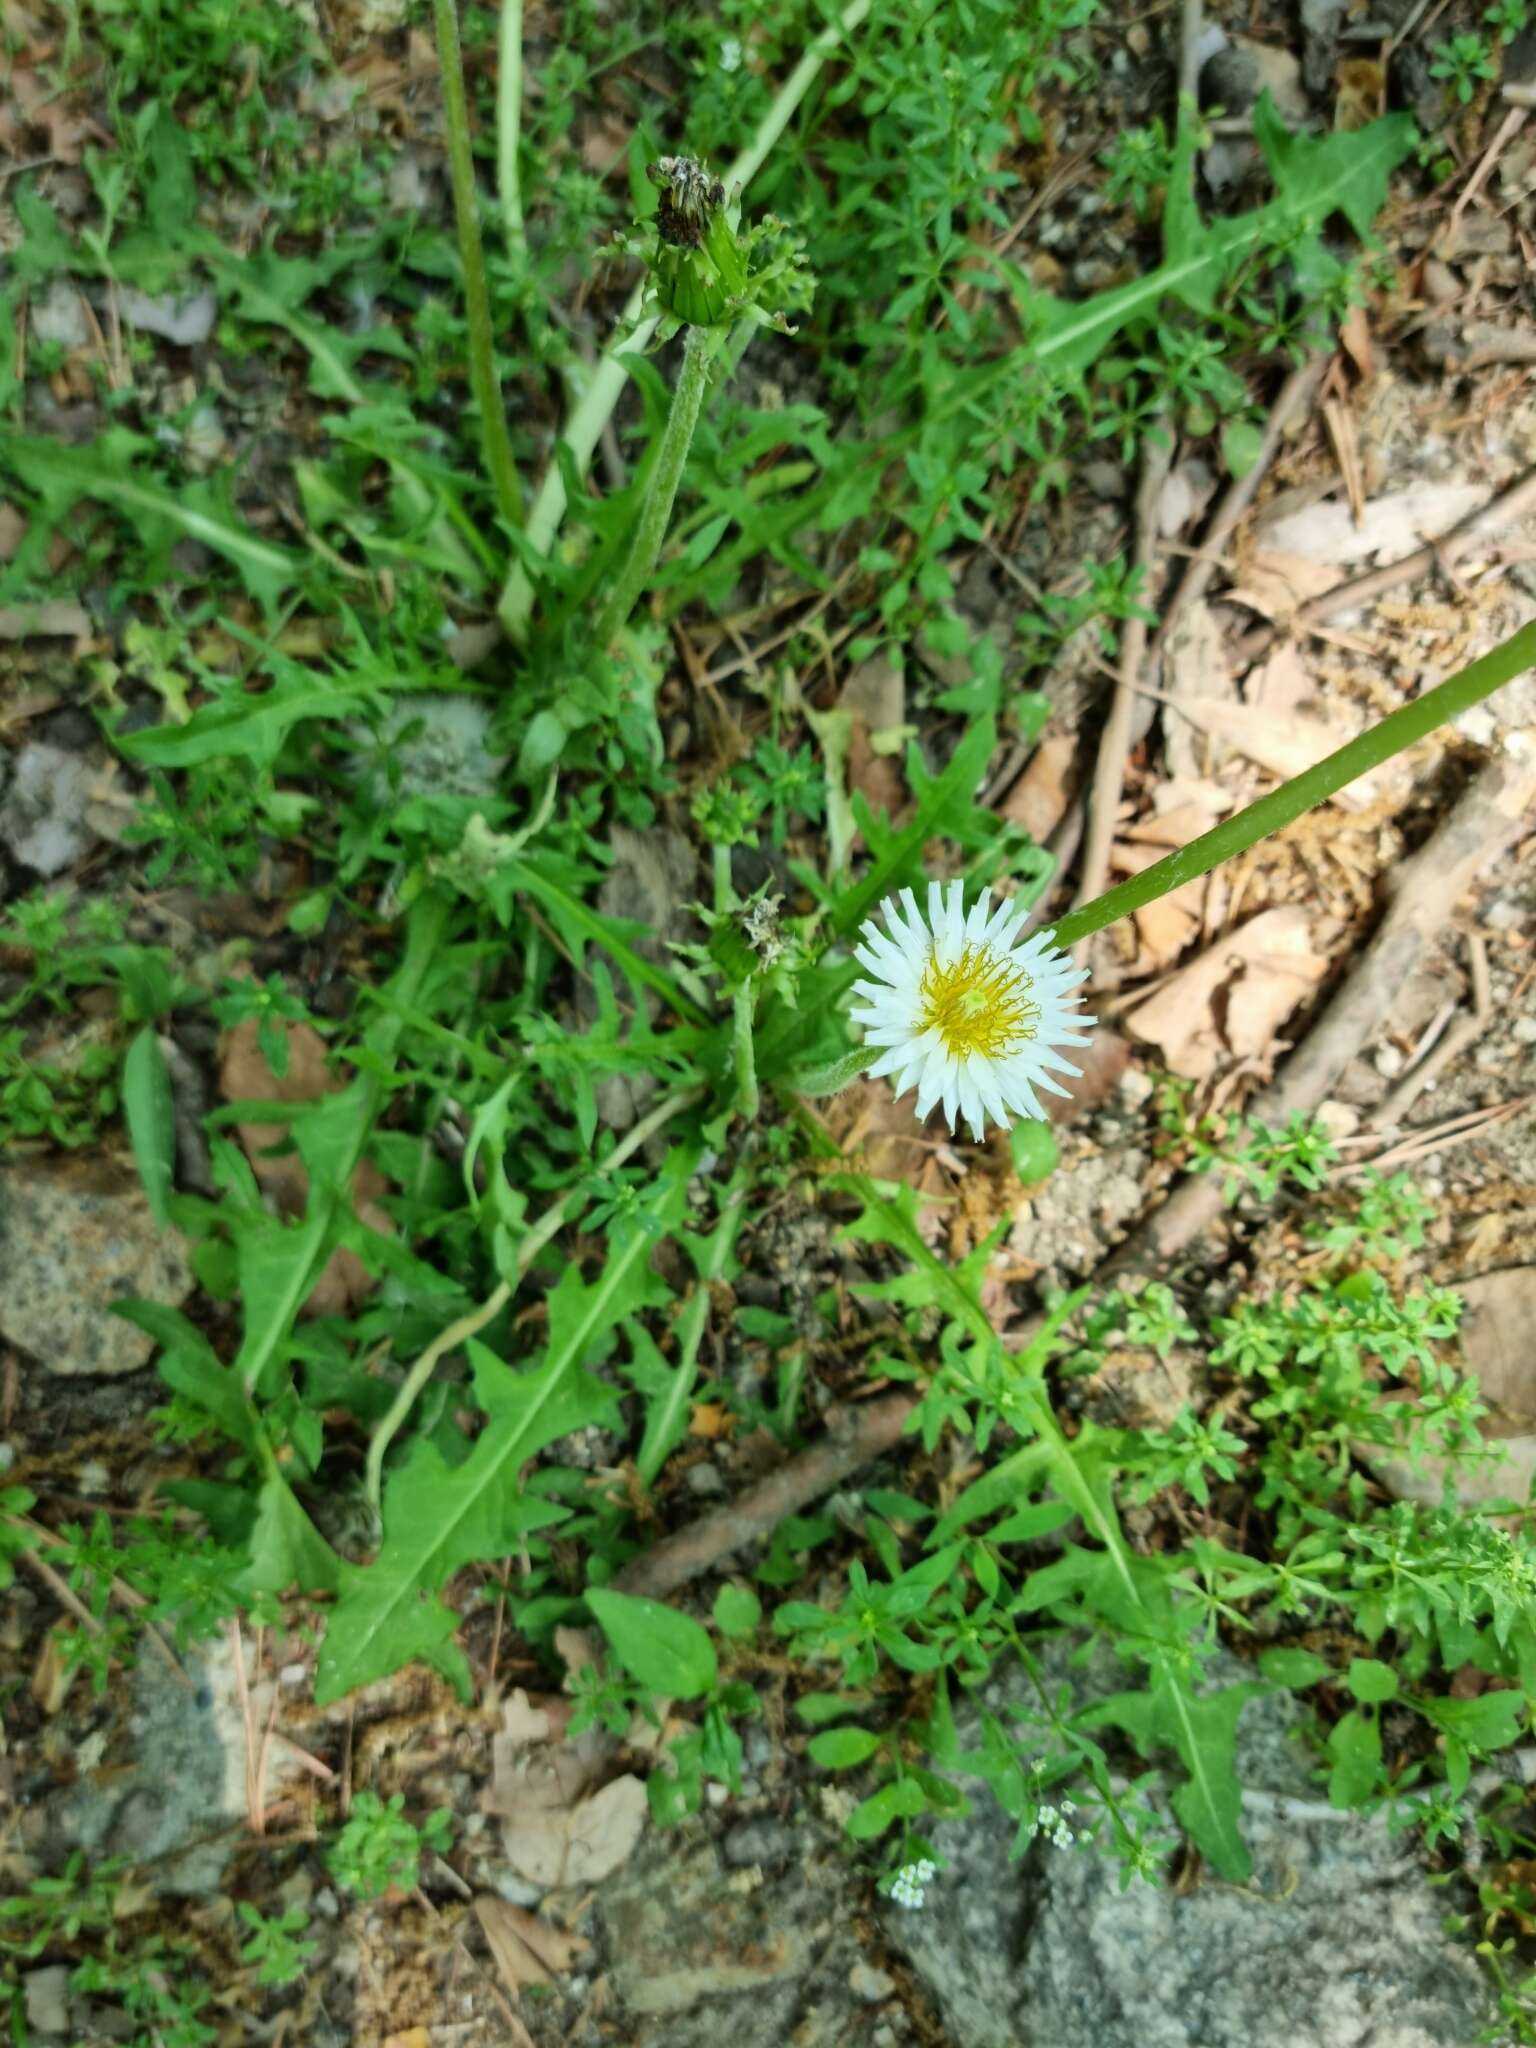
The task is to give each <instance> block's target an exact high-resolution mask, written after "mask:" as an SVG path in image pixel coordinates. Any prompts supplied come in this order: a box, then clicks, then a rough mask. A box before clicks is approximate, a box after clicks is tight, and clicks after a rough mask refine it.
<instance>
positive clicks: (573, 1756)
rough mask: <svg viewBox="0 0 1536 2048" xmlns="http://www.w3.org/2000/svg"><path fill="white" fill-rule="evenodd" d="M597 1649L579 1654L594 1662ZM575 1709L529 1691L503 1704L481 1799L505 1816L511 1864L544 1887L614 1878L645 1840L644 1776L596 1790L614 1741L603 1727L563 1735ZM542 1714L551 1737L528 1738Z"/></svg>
mask: <svg viewBox="0 0 1536 2048" xmlns="http://www.w3.org/2000/svg"><path fill="white" fill-rule="evenodd" d="M595 1654H596V1653H595V1652H594V1653H592V1654H591V1655H583V1654H581V1653H579V1652H578V1653H577V1656H578V1659H579V1662H580V1663H591V1662H593V1661H595ZM540 1708H542V1709H543V1714H542V1716H541V1715H540V1712H539V1709H540ZM562 1708H563V1710H564V1711H563V1715H562V1713H561V1712H560V1711H559V1710H560V1709H562ZM571 1711H572V1703H571V1702H569V1701H560V1700H549V1701H541V1702H539V1703H538V1706H537V1707H536V1706H535V1704H534V1703H533V1702H532V1701H530V1700H529V1698H528V1695H527V1694H526V1693H523V1692H514V1693H513V1695H512V1697H511V1699H509V1700H508V1701H506V1702H505V1703H504V1705H503V1707H502V1727H501V1731H500V1732H499V1733H498V1734H497V1735H496V1736H495V1737H494V1738H493V1740H492V1743H491V1783H490V1785H489V1787H488V1788H487V1790H486V1791H485V1793H484V1794H483V1795H482V1797H481V1802H480V1803H481V1805H482V1807H483V1808H484V1810H485V1811H486V1812H487V1813H492V1814H497V1815H499V1816H500V1817H501V1820H502V1847H503V1849H504V1851H505V1853H506V1857H507V1860H508V1862H509V1863H511V1865H512V1866H513V1868H514V1869H515V1870H516V1871H518V1873H519V1874H520V1875H521V1876H523V1877H526V1878H527V1879H528V1880H529V1882H530V1883H532V1884H538V1885H543V1886H545V1887H546V1888H548V1887H551V1886H554V1885H559V1884H594V1883H596V1882H597V1880H598V1879H599V1878H603V1877H607V1876H610V1875H611V1874H612V1873H613V1872H614V1871H615V1870H617V1869H618V1868H619V1866H620V1864H622V1863H623V1862H625V1861H626V1860H627V1858H628V1857H629V1855H630V1853H631V1851H632V1850H633V1849H634V1846H635V1844H636V1842H638V1840H639V1839H640V1832H641V1829H642V1828H643V1827H644V1825H645V1816H646V1813H647V1811H648V1810H649V1807H648V1802H647V1799H646V1795H645V1785H644V1783H643V1781H642V1780H641V1779H639V1778H637V1777H635V1776H633V1775H632V1774H630V1773H626V1774H625V1775H624V1776H622V1777H617V1778H613V1779H611V1780H610V1781H609V1783H607V1784H605V1785H602V1786H601V1787H600V1788H599V1789H596V1790H594V1789H593V1788H594V1787H596V1786H598V1781H599V1779H600V1778H601V1776H602V1774H603V1773H604V1772H605V1771H606V1770H607V1769H608V1768H609V1767H610V1760H611V1758H612V1757H613V1755H614V1754H615V1752H616V1748H617V1745H616V1744H615V1743H614V1741H613V1739H612V1737H611V1736H609V1735H607V1734H606V1733H605V1732H604V1731H603V1730H602V1729H598V1728H589V1729H587V1730H585V1731H584V1732H583V1733H582V1734H581V1735H578V1736H576V1737H574V1738H572V1737H569V1736H566V1735H565V1733H564V1731H565V1726H566V1724H567V1723H568V1721H569V1719H570V1714H571ZM540 1718H543V1719H545V1720H546V1721H547V1724H548V1725H549V1726H550V1728H551V1730H552V1732H553V1733H554V1736H555V1739H554V1740H551V1741H541V1740H538V1739H536V1738H535V1739H533V1740H529V1739H527V1738H528V1733H529V1731H531V1730H533V1729H534V1728H536V1727H537V1725H538V1722H539V1719H540Z"/></svg>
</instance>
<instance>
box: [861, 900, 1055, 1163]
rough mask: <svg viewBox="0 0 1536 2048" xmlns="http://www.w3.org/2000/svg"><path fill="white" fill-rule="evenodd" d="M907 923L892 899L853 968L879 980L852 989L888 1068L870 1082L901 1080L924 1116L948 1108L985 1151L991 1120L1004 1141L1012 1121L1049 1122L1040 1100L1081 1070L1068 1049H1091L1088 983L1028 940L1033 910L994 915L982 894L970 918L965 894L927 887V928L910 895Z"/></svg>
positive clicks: (864, 933)
mask: <svg viewBox="0 0 1536 2048" xmlns="http://www.w3.org/2000/svg"><path fill="white" fill-rule="evenodd" d="M901 902H902V906H903V910H904V912H905V915H902V914H901V913H900V912H898V910H897V907H896V901H895V898H894V897H887V899H886V901H885V902H884V903H883V904H882V905H881V906H880V915H881V916H883V917H884V919H885V922H886V927H887V929H886V931H884V932H882V931H881V930H880V928H879V926H878V924H877V923H876V922H875V920H874V919H873V918H872V919H870V921H869V922H868V923H867V924H865V925H864V927H863V928H862V930H861V931H860V933H859V939H860V941H861V943H860V944H858V945H856V946H855V947H854V954H855V957H856V958H857V959H858V960H859V961H860V962H861V963H862V964H863V965H864V966H865V967H867V968H868V969H869V971H870V974H871V975H873V976H875V977H877V978H876V979H874V980H870V981H858V982H855V983H854V993H855V994H856V995H859V996H862V997H863V998H864V1003H865V1007H864V1008H863V1009H858V1010H855V1011H853V1013H852V1014H853V1018H854V1021H855V1022H856V1023H859V1024H863V1025H864V1026H866V1027H867V1028H866V1035H865V1043H866V1045H867V1046H868V1047H870V1048H872V1049H875V1050H878V1052H879V1057H878V1058H877V1059H876V1060H875V1061H874V1063H873V1065H872V1066H871V1067H870V1068H869V1073H870V1074H871V1075H872V1076H873V1075H877V1074H893V1075H894V1076H895V1077H896V1078H895V1084H894V1085H895V1089H896V1093H897V1094H898V1095H905V1093H906V1092H907V1090H908V1089H909V1088H912V1087H915V1088H916V1089H917V1114H918V1116H919V1117H920V1118H921V1117H926V1116H927V1115H928V1114H929V1112H930V1111H931V1110H932V1108H933V1106H934V1104H935V1103H942V1104H943V1108H944V1121H945V1122H946V1123H947V1124H948V1125H949V1127H950V1129H951V1130H954V1129H955V1127H956V1124H957V1121H958V1119H959V1117H960V1116H962V1115H963V1116H964V1118H965V1120H966V1122H967V1123H968V1124H969V1125H970V1127H971V1134H972V1136H973V1137H974V1138H975V1139H976V1141H977V1143H978V1144H979V1143H980V1142H981V1138H982V1135H983V1132H984V1131H985V1129H986V1120H987V1118H988V1117H991V1118H992V1120H993V1122H994V1123H999V1124H1001V1125H1002V1126H1003V1128H1004V1129H1005V1130H1006V1129H1007V1128H1008V1127H1009V1124H1010V1122H1011V1120H1012V1118H1013V1117H1027V1118H1030V1119H1032V1120H1036V1121H1038V1120H1039V1119H1041V1118H1042V1117H1043V1116H1044V1111H1043V1110H1042V1109H1041V1107H1040V1099H1039V1096H1038V1094H1037V1093H1036V1090H1037V1089H1041V1088H1044V1089H1048V1090H1049V1091H1050V1093H1051V1094H1053V1095H1065V1094H1067V1093H1068V1092H1069V1091H1068V1090H1067V1089H1065V1088H1063V1087H1062V1086H1061V1085H1060V1083H1059V1082H1057V1081H1054V1080H1052V1079H1051V1077H1050V1074H1049V1073H1048V1072H1047V1069H1048V1068H1054V1069H1055V1071H1056V1072H1057V1073H1062V1074H1078V1073H1080V1072H1081V1071H1082V1070H1081V1068H1079V1067H1075V1066H1073V1065H1072V1064H1071V1062H1070V1061H1069V1060H1064V1059H1063V1058H1062V1057H1061V1053H1060V1048H1061V1047H1062V1046H1064V1045H1073V1046H1077V1045H1087V1044H1088V1043H1089V1033H1088V1032H1086V1031H1084V1030H1082V1029H1081V1028H1080V1027H1081V1026H1082V1025H1084V1024H1087V1023H1088V1022H1089V1021H1090V1020H1089V1019H1088V1018H1087V1017H1085V1016H1084V1015H1083V1013H1082V1011H1081V1009H1080V1008H1079V1003H1080V1000H1081V999H1080V998H1079V997H1077V996H1074V995H1073V994H1072V993H1071V991H1072V990H1073V989H1075V988H1076V987H1078V985H1079V984H1080V983H1081V982H1084V981H1086V980H1087V978H1088V977H1087V974H1086V973H1084V972H1081V971H1080V970H1078V969H1077V968H1075V967H1074V966H1073V965H1072V962H1071V960H1070V959H1069V958H1068V957H1067V955H1066V954H1065V953H1060V952H1058V951H1057V950H1056V948H1055V947H1053V946H1052V945H1051V944H1050V943H1049V942H1048V941H1047V940H1046V939H1045V938H1044V937H1043V936H1040V935H1038V934H1037V935H1036V936H1035V937H1033V938H1028V939H1026V938H1022V937H1021V936H1020V932H1021V928H1022V926H1023V923H1024V919H1025V916H1026V907H1025V906H1024V905H1023V904H1021V903H1018V902H1014V901H1004V902H1001V903H999V904H997V905H995V906H994V904H993V901H992V895H991V892H990V890H986V889H983V890H982V892H981V894H980V896H978V898H977V899H976V901H975V903H974V904H972V906H971V909H970V912H969V915H967V913H966V910H965V901H964V892H963V890H962V887H961V884H960V883H959V882H951V883H950V884H949V887H948V890H947V891H946V890H945V889H943V888H941V887H940V885H939V884H938V883H937V882H933V883H931V884H930V885H929V889H928V916H927V919H926V921H925V920H924V918H923V917H922V915H921V913H920V912H919V910H918V907H917V901H916V898H915V897H914V896H913V894H912V891H911V890H910V889H903V890H902V892H901Z"/></svg>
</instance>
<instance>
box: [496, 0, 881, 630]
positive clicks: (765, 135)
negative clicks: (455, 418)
mask: <svg viewBox="0 0 1536 2048" xmlns="http://www.w3.org/2000/svg"><path fill="white" fill-rule="evenodd" d="M869 8H870V0H848V5H847V6H846V7H844V9H843V11H842V13H841V14H840V15H839V16H838V18H837V20H836V21H834V22H833V23H832V24H831V25H830V26H829V27H827V28H825V29H823V30H822V32H821V34H820V35H819V36H818V37H817V38H816V40H815V42H814V43H812V44H811V46H810V48H809V49H808V50H807V51H806V53H805V55H804V56H803V57H802V58H801V59H800V62H799V63H798V64H797V65H796V66H795V68H794V70H793V71H792V72H791V73H790V74H789V76H788V78H786V79H785V81H784V83H783V84H782V85H781V86H780V87H779V91H778V96H777V98H776V99H775V100H774V102H773V105H772V106H771V107H770V108H769V109H768V111H767V113H766V114H765V115H764V116H763V119H762V124H761V126H760V127H759V128H758V131H757V133H756V135H754V136H753V138H752V141H751V143H750V144H749V145H748V147H747V148H746V149H745V150H743V151H742V153H741V155H740V156H739V157H737V159H736V161H735V162H734V163H733V164H731V165H730V166H729V167H728V168H727V170H726V172H725V176H724V183H725V187H726V189H727V191H730V190H732V189H733V188H739V189H741V190H742V191H745V189H746V188H747V186H748V185H750V184H751V182H752V180H753V178H755V177H756V175H757V173H758V172H759V171H760V170H761V169H762V166H763V160H764V158H765V157H766V156H767V154H768V152H769V150H771V149H772V148H773V146H774V144H775V143H776V142H777V141H778V139H779V137H780V136H781V135H782V134H783V133H784V130H785V129H786V128H787V127H788V126H789V124H790V122H791V120H793V118H794V115H795V111H796V109H797V108H798V107H799V105H800V102H801V101H802V100H803V99H804V98H805V96H806V94H807V93H808V92H809V91H810V89H811V87H812V86H813V85H814V84H815V82H816V79H817V76H818V74H819V73H820V71H821V67H822V66H823V64H825V63H826V61H827V59H828V58H829V57H830V56H831V55H832V54H833V52H834V51H835V50H836V49H837V47H838V45H839V44H840V43H841V42H842V41H843V39H844V38H845V37H846V36H850V35H852V34H853V32H854V30H855V29H856V28H858V27H860V26H861V24H862V23H863V21H864V17H865V16H866V15H867V14H868V13H869ZM644 303H645V286H644V284H643V283H641V284H638V285H636V287H635V289H634V290H633V291H632V292H631V293H630V295H629V297H628V299H627V300H626V301H625V304H624V310H623V311H622V312H621V313H620V315H619V317H618V321H617V323H616V325H615V329H614V339H613V340H612V341H610V342H609V344H608V346H607V348H606V349H605V350H604V351H603V358H602V361H601V362H600V363H599V364H598V366H597V368H596V369H595V370H594V371H593V373H592V381H591V383H590V384H589V385H588V386H587V389H586V393H585V395H584V396H583V398H582V400H581V403H580V404H579V405H578V406H577V407H576V409H575V411H574V412H573V413H572V414H571V416H570V418H569V419H568V420H567V421H566V424H565V431H564V433H563V434H562V435H561V436H560V439H561V441H562V443H563V444H564V447H565V449H566V452H567V454H568V455H569V456H570V459H571V466H572V468H573V469H574V471H575V473H576V475H577V476H578V477H584V476H585V475H586V473H587V470H588V469H589V467H590V466H591V462H592V451H593V450H594V449H595V448H596V446H597V443H598V439H599V437H600V435H601V434H602V431H603V428H604V427H605V426H606V425H607V424H608V421H609V419H610V417H611V416H612V413H613V409H614V407H615V406H616V405H617V404H618V402H619V399H620V397H621V396H622V394H623V391H624V387H625V385H626V384H627V383H628V382H629V369H628V366H627V363H626V358H627V357H629V356H631V355H636V356H639V355H644V353H645V351H646V348H647V346H648V344H649V342H650V339H651V336H652V335H653V334H654V333H655V332H656V322H655V320H654V319H641V317H640V314H641V308H642V307H643V305H644ZM567 502H568V494H567V492H566V487H565V471H564V470H563V469H562V467H561V465H560V464H559V463H558V462H551V463H550V465H549V467H548V468H547V469H546V470H545V472H544V475H543V478H542V479H541V481H540V483H539V488H538V491H537V493H536V495H535V497H534V501H533V504H532V506H531V508H530V509H529V513H528V527H527V535H526V538H527V541H528V546H529V548H530V549H531V551H532V552H533V553H534V554H536V555H547V554H548V553H549V550H550V546H551V544H552V542H553V541H554V538H555V535H556V534H557V533H558V532H559V531H560V522H561V520H562V519H563V518H564V517H565V508H566V504H567ZM532 611H533V583H532V581H531V580H530V578H529V575H528V571H527V569H526V568H525V566H524V565H523V563H522V562H517V563H514V565H513V568H512V573H511V574H510V576H509V577H508V578H507V583H506V588H505V589H504V590H503V591H502V593H501V602H500V604H499V605H498V607H497V613H498V616H499V617H500V619H501V623H502V626H503V628H504V629H505V631H506V633H507V636H508V638H509V639H511V640H513V641H514V642H516V643H518V644H519V645H521V643H522V641H523V639H524V637H525V635H526V633H527V630H528V620H529V617H530V615H531V613H532Z"/></svg>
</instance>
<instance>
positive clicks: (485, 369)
mask: <svg viewBox="0 0 1536 2048" xmlns="http://www.w3.org/2000/svg"><path fill="white" fill-rule="evenodd" d="M433 11H434V18H435V21H436V25H437V60H438V68H439V70H440V71H441V72H442V78H443V122H444V126H445V127H446V128H447V131H448V170H449V175H450V177H451V178H452V181H453V211H454V218H455V220H456V221H457V223H458V230H459V261H460V263H461V265H462V266H463V270H464V322H465V326H466V327H467V329H468V333H469V381H470V386H471V389H472V390H473V392H474V396H475V405H476V407H477V409H478V411H479V414H480V442H481V448H482V450H483V452H484V455H485V466H486V469H487V471H488V472H489V475H490V480H491V489H492V491H493V492H494V493H495V498H496V508H497V510H498V511H499V512H500V514H501V516H502V518H503V519H504V520H505V521H506V523H507V525H508V526H510V527H513V528H517V527H520V526H521V525H522V523H523V487H522V484H521V482H520V481H519V479H518V474H517V463H516V461H515V459H514V457H513V454H512V437H511V435H510V434H509V433H508V431H507V414H506V408H505V407H504V406H503V404H502V402H501V380H500V378H499V377H498V376H497V374H496V349H495V343H494V340H493V338H492V333H491V297H490V292H489V289H488V288H487V285H486V281H485V251H484V249H483V248H482V246H481V242H480V215H479V200H478V195H477V191H476V186H475V159H474V152H473V151H472V149H471V148H470V141H469V104H468V101H467V99H466V97H465V93H464V53H463V50H462V49H461V47H460V44H459V17H458V11H457V0H433ZM515 160H516V158H515V141H514V163H515Z"/></svg>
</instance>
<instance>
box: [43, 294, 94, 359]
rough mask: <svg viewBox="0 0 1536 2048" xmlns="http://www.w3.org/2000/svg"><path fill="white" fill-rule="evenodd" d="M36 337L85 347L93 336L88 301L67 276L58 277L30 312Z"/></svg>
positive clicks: (69, 347)
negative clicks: (86, 305) (86, 307)
mask: <svg viewBox="0 0 1536 2048" xmlns="http://www.w3.org/2000/svg"><path fill="white" fill-rule="evenodd" d="M28 318H29V319H30V321H31V323H32V339H33V340H34V341H54V342H57V343H58V344H59V346H60V347H61V348H64V349H76V348H84V347H85V346H86V344H87V343H88V342H89V341H90V339H91V323H90V322H89V321H88V320H87V319H86V317H85V302H84V300H83V299H82V298H81V296H80V293H79V291H78V289H77V288H76V286H75V285H74V284H73V283H72V282H71V280H70V279H69V278H67V277H56V278H54V279H52V281H51V282H50V283H49V286H48V289H47V290H46V291H45V292H43V293H42V294H41V296H40V297H38V298H35V299H33V301H32V304H31V307H30V309H29V312H28Z"/></svg>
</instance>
